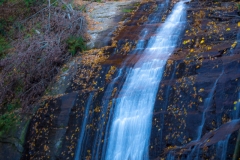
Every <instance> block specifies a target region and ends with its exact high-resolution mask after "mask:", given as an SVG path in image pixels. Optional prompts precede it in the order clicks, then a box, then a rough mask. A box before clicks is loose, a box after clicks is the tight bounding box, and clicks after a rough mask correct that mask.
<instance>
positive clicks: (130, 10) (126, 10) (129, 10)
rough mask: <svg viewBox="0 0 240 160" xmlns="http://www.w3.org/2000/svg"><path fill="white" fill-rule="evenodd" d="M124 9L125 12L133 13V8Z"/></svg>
mask: <svg viewBox="0 0 240 160" xmlns="http://www.w3.org/2000/svg"><path fill="white" fill-rule="evenodd" d="M122 11H123V12H125V13H131V12H132V11H133V10H132V9H123V10H122Z"/></svg>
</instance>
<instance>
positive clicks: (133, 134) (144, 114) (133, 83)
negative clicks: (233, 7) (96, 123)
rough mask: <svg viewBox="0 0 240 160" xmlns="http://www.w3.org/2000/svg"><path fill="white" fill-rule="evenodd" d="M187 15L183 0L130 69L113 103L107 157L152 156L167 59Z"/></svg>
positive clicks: (126, 159)
mask: <svg viewBox="0 0 240 160" xmlns="http://www.w3.org/2000/svg"><path fill="white" fill-rule="evenodd" d="M185 18H186V9H185V4H184V2H183V1H181V2H179V3H177V4H176V6H175V7H174V9H173V11H172V13H171V14H170V16H169V17H168V18H167V20H166V21H165V23H164V24H163V26H162V27H161V28H159V29H158V30H157V33H156V36H154V37H152V38H151V39H150V40H149V43H148V45H147V48H146V49H145V50H144V52H143V54H142V57H141V58H140V60H139V61H138V62H137V63H136V64H135V66H134V67H133V68H131V69H130V70H129V72H128V74H127V77H126V80H125V82H124V84H123V87H122V89H121V91H120V93H119V95H118V98H117V99H116V102H115V105H114V106H113V108H114V113H113V119H112V120H111V125H110V135H109V138H108V141H107V151H106V155H105V158H104V159H107V160H113V159H114V160H128V159H136V160H137V159H148V145H149V137H150V133H151V121H152V111H153V107H154V104H155V98H156V94H157V90H158V86H159V83H160V81H161V78H162V74H163V71H164V67H165V64H166V61H167V59H168V57H169V56H170V55H171V53H172V52H173V50H174V48H175V47H176V45H177V41H178V38H179V35H180V34H181V33H182V31H183V29H184V27H183V26H181V25H183V24H184V22H185ZM180 26H181V27H180Z"/></svg>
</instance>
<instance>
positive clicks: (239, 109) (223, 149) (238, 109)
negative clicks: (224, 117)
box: [217, 93, 240, 160]
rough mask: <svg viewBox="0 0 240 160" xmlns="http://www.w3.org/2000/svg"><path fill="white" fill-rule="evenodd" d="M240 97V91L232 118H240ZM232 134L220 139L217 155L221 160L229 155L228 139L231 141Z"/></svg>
mask: <svg viewBox="0 0 240 160" xmlns="http://www.w3.org/2000/svg"><path fill="white" fill-rule="evenodd" d="M239 99H240V93H238V100H237V103H236V105H235V106H234V110H233V112H232V117H231V119H232V120H236V119H238V118H239V113H240V102H239ZM230 136H231V134H230V135H228V136H227V137H226V139H225V140H222V141H219V142H218V143H217V155H218V158H219V159H221V160H225V159H226V156H227V145H228V141H229V138H230Z"/></svg>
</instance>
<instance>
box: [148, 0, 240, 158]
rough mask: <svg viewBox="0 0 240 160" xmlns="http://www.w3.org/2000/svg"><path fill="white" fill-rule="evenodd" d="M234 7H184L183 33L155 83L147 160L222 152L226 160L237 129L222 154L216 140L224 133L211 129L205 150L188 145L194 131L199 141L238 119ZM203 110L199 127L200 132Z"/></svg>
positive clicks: (205, 4)
mask: <svg viewBox="0 0 240 160" xmlns="http://www.w3.org/2000/svg"><path fill="white" fill-rule="evenodd" d="M234 4H235V3H233V2H228V3H227V2H218V3H214V4H213V3H210V2H198V3H197V2H194V1H193V2H191V3H189V8H188V24H187V26H186V31H185V34H184V35H183V39H182V40H181V44H180V45H179V48H177V49H176V50H175V52H174V54H173V55H172V56H171V57H170V59H169V60H168V63H167V65H166V68H165V73H164V78H163V80H162V82H161V84H160V89H159V92H158V97H157V101H156V105H155V111H154V116H153V122H152V123H153V129H152V135H151V144H150V159H155V158H160V157H168V158H169V157H171V158H173V157H175V158H180V159H187V158H190V159H194V158H195V157H198V158H200V159H221V158H222V157H221V156H222V153H224V152H225V153H226V159H232V157H233V153H234V148H235V145H236V138H237V133H238V129H236V130H233V131H232V132H233V133H232V132H231V133H232V134H231V136H229V139H228V141H227V142H226V143H227V145H226V149H223V150H222V148H223V147H224V146H220V143H219V141H221V140H225V139H226V137H227V136H226V135H225V134H220V133H222V132H226V129H225V130H224V129H222V130H217V131H216V133H215V134H216V137H215V138H216V139H215V140H213V139H211V138H208V139H205V141H208V142H210V141H212V144H211V145H209V146H208V145H207V146H206V145H204V143H203V141H200V142H199V143H196V144H194V145H188V144H189V143H190V142H191V143H193V142H194V141H195V140H198V135H199V133H201V137H202V136H204V135H205V134H208V133H210V132H212V131H214V130H216V129H218V128H219V127H221V126H222V125H223V124H225V123H227V122H229V121H231V120H234V119H237V118H239V116H240V115H239V112H238V113H237V108H236V106H237V105H238V103H239V102H237V101H238V99H239V85H240V82H239V77H240V63H239V60H240V55H239V53H238V50H239V49H238V48H239V44H238V40H237V34H238V31H239V25H238V21H239V19H238V15H237V8H236V6H235V5H234ZM215 83H216V86H215V88H214V84H215ZM212 90H213V92H212V93H213V94H212V96H211V91H212ZM209 97H210V104H208V105H207V104H206V103H207V98H209ZM207 106H208V110H205V108H206V107H207ZM204 110H205V111H206V112H205V111H204ZM204 112H205V116H204V117H205V123H204V125H203V128H202V129H201V132H200V131H199V126H201V124H202V122H203V121H202V119H203V116H202V115H203V113H204ZM233 114H237V116H236V117H234V116H233ZM236 126H237V125H236ZM237 128H238V127H237ZM191 143H190V144H191ZM198 147H199V148H200V149H199V153H198V154H197V152H196V151H197V150H198ZM194 149H195V152H193V150H194ZM219 151H220V152H219ZM170 153H171V154H170ZM190 155H191V156H192V157H190Z"/></svg>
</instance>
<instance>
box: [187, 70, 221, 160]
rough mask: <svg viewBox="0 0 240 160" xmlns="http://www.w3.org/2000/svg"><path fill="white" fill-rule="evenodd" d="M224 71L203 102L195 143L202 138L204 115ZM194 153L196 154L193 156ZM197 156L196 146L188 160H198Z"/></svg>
mask: <svg viewBox="0 0 240 160" xmlns="http://www.w3.org/2000/svg"><path fill="white" fill-rule="evenodd" d="M223 73H224V70H223V71H222V73H221V74H220V75H219V77H218V78H217V79H216V81H215V83H214V85H213V87H212V89H211V91H210V92H209V94H208V97H207V98H206V99H205V100H204V110H203V113H202V121H201V124H200V126H199V127H198V132H197V139H196V140H195V141H198V140H200V138H201V136H202V131H203V127H204V125H205V121H206V113H207V112H208V111H209V109H210V108H211V104H212V99H213V95H214V91H215V89H216V86H217V83H218V81H219V79H220V78H221V76H222V75H223ZM199 145H200V144H199ZM195 153H196V154H195ZM194 154H195V158H194ZM198 154H199V146H198V145H196V146H195V147H194V148H193V149H192V151H191V153H190V154H189V156H188V160H192V159H198Z"/></svg>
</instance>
